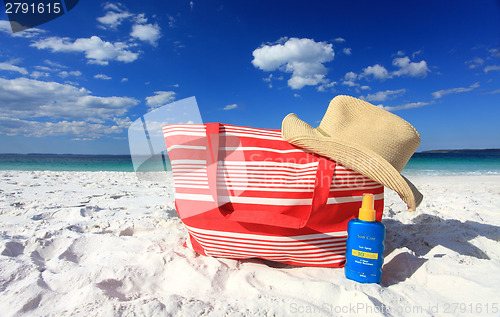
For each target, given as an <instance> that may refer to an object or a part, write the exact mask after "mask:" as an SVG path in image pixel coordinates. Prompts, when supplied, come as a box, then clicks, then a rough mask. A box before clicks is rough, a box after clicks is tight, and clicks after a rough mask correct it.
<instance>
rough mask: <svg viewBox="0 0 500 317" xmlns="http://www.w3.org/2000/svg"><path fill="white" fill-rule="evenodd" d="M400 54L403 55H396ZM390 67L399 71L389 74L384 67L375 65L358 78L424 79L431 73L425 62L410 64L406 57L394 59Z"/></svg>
mask: <svg viewBox="0 0 500 317" xmlns="http://www.w3.org/2000/svg"><path fill="white" fill-rule="evenodd" d="M401 54H404V53H403V52H401V51H399V52H398V55H401ZM392 65H393V66H395V67H397V68H399V69H398V70H395V71H393V72H389V71H388V70H387V69H386V68H385V67H384V66H382V65H380V64H375V65H373V66H368V67H366V68H364V69H363V72H362V73H361V74H360V75H359V78H368V77H372V78H374V79H379V80H385V79H389V78H393V77H400V76H410V77H425V76H427V73H428V72H430V71H431V70H430V69H429V67H427V62H426V61H420V62H418V63H416V62H412V61H410V59H409V58H408V57H407V56H405V57H396V58H395V59H394V60H393V61H392Z"/></svg>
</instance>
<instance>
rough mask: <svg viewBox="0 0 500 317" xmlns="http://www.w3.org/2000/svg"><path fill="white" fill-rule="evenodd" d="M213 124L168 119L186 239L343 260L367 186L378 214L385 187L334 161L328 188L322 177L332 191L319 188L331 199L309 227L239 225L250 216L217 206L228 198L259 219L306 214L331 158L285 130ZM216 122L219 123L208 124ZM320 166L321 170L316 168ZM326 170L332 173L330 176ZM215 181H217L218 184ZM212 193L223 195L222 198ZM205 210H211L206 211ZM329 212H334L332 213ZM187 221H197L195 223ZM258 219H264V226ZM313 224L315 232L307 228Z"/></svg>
mask: <svg viewBox="0 0 500 317" xmlns="http://www.w3.org/2000/svg"><path fill="white" fill-rule="evenodd" d="M209 125H210V124H176V125H166V126H164V127H163V132H164V136H165V141H166V145H167V150H168V155H169V159H170V163H171V166H172V170H173V173H172V174H173V176H174V182H175V200H176V208H179V209H178V211H179V215H180V217H181V220H182V221H183V222H184V224H185V226H186V228H187V230H188V232H189V239H188V240H187V241H186V245H187V246H189V247H191V248H192V249H193V250H195V251H197V252H198V253H200V254H204V255H208V256H215V257H226V258H235V259H246V258H254V257H257V258H263V259H267V260H271V261H279V262H283V263H288V264H295V265H310V266H330V267H338V266H342V264H343V262H344V261H345V250H346V247H345V241H346V238H347V232H346V231H345V230H346V227H345V223H346V222H347V220H348V219H349V216H350V215H351V214H352V215H353V216H354V215H355V214H357V212H358V208H359V206H358V203H361V201H362V194H363V193H371V194H374V196H375V197H374V198H375V202H376V204H377V206H379V207H377V210H378V212H377V215H380V210H379V209H380V206H381V205H383V191H384V187H383V186H382V185H380V184H378V183H377V182H375V181H373V180H371V179H369V178H367V177H364V176H363V175H361V174H359V173H357V172H355V171H352V170H350V169H348V168H346V167H344V166H342V165H340V164H333V163H334V162H333V163H332V165H331V166H332V167H333V168H334V171H333V178H332V179H331V184H326V185H327V187H326V188H325V184H321V183H320V184H321V185H320V186H323V187H322V188H323V189H324V190H325V191H326V190H328V188H329V192H328V193H319V194H320V195H323V196H322V197H323V198H322V199H324V200H323V201H324V203H326V206H331V207H327V208H322V209H320V210H319V211H318V209H315V210H316V211H315V212H318V213H322V214H321V215H317V216H316V214H314V213H313V214H311V219H310V222H308V223H307V224H306V227H305V228H304V229H292V227H290V228H287V227H286V225H285V226H283V227H281V229H279V230H277V231H273V230H271V229H270V228H272V226H270V225H269V224H267V222H266V223H264V222H258V221H257V222H256V223H254V224H253V225H252V226H254V227H246V226H245V225H238V224H237V223H236V222H235V221H243V222H245V221H249V222H252V219H251V217H250V218H249V216H248V215H246V214H243V215H244V216H243V217H242V218H238V214H237V213H235V214H234V217H233V218H231V217H228V218H226V217H225V216H224V215H225V213H222V212H221V213H218V211H217V208H218V207H220V206H222V205H223V204H225V203H228V202H230V203H232V205H233V206H232V208H234V210H235V211H239V212H240V213H244V212H245V211H246V210H249V211H251V212H252V214H251V215H252V216H255V218H256V219H260V218H262V219H266V218H268V217H273V216H272V215H273V213H277V214H280V215H281V214H283V215H303V214H304V212H303V211H302V210H309V207H308V206H311V205H312V204H313V195H316V193H315V190H314V189H315V186H316V185H317V183H318V182H321V181H322V177H323V176H322V175H324V174H323V173H324V171H323V169H324V168H325V164H323V163H325V161H324V160H323V159H322V158H321V156H319V155H316V154H314V153H311V152H309V151H306V150H303V149H300V148H297V147H295V146H292V145H291V144H289V143H288V142H286V141H285V140H283V139H282V138H281V131H280V130H267V129H258V128H251V127H239V126H233V125H226V124H224V125H222V124H219V125H218V127H219V134H218V135H217V133H215V134H213V135H210V138H207V127H208V126H209ZM213 127H216V125H213V126H210V129H212V128H213ZM210 133H211V132H210ZM217 138H219V141H217ZM219 145H220V147H219ZM212 146H214V148H211V147H212ZM213 150H217V151H218V155H216V156H218V162H217V164H218V165H217V166H216V167H215V166H213V165H212V166H209V165H208V164H210V163H211V158H210V155H211V154H210V151H213ZM215 154H217V153H215ZM319 162H322V165H319ZM326 164H328V162H326ZM319 167H320V168H321V169H322V170H321V171H319V172H318V168H319ZM326 168H328V166H326ZM215 170H216V173H215ZM209 172H210V174H208V173H209ZM319 173H321V174H319ZM324 177H325V178H324V179H325V180H328V181H330V176H328V175H326V174H325V175H324ZM328 185H329V186H328ZM212 186H217V188H216V189H215V190H214V188H212ZM325 194H327V195H326V196H325ZM212 195H217V197H216V199H215V200H216V201H217V203H216V202H215V200H214V198H213V197H215V196H212ZM315 197H317V196H315ZM315 199H317V198H315ZM315 203H316V201H315ZM294 208H296V209H294ZM207 211H210V217H208V218H206V219H205V218H203V217H204V214H205V212H207ZM337 211H339V212H337ZM351 211H352V212H351ZM266 213H271V214H266ZM323 213H332V215H331V218H327V217H328V215H326V214H323ZM245 217H246V218H245ZM293 217H295V216H293ZM247 218H249V219H247ZM188 219H189V221H188ZM238 219H241V220H238ZM276 219H280V218H279V217H278V218H276ZM297 219H300V218H297ZM321 219H325V220H321ZM328 219H329V220H328ZM319 220H321V221H319ZM191 221H192V222H191ZM263 221H267V220H263ZM280 221H281V220H280ZM284 221H285V220H284ZM286 221H287V220H286ZM186 222H187V223H193V224H195V223H196V224H197V225H196V226H195V227H193V226H189V225H186ZM309 223H310V227H308V226H309ZM259 224H266V226H261V227H259ZM273 225H274V224H273ZM276 225H278V226H280V224H279V223H277V224H276ZM199 227H201V228H199ZM214 228H218V229H217V230H214ZM249 228H258V229H256V230H259V231H258V232H253V231H252V230H253V229H249ZM273 232H279V234H272V233H273ZM304 232H307V233H308V234H303V233H304ZM311 232H315V233H313V234H309V233H311ZM323 232H325V233H323ZM301 233H302V234H301Z"/></svg>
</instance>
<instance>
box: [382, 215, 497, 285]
mask: <svg viewBox="0 0 500 317" xmlns="http://www.w3.org/2000/svg"><path fill="white" fill-rule="evenodd" d="M383 223H384V224H385V226H386V228H387V236H386V240H385V248H386V249H385V251H384V256H387V255H389V254H390V253H391V252H393V251H394V250H395V249H398V248H407V249H408V250H409V251H406V252H402V253H400V254H398V255H396V256H395V257H393V258H392V259H391V260H390V261H389V262H386V263H385V264H384V266H383V270H384V275H383V278H382V285H384V286H389V285H394V284H397V283H399V282H402V281H404V280H406V279H407V278H409V277H411V276H412V275H413V274H414V273H415V272H416V271H417V270H418V269H419V268H420V267H421V266H422V265H423V264H424V263H425V262H427V261H428V257H427V258H426V257H425V256H426V255H427V254H428V253H429V252H430V251H431V250H432V249H433V248H434V247H436V246H442V247H445V248H447V249H450V250H452V251H454V252H456V253H458V254H460V255H463V256H471V257H475V258H477V259H484V260H489V259H490V258H489V257H488V255H487V254H486V253H484V252H483V251H482V250H481V249H479V248H478V247H476V246H475V245H473V244H472V243H471V242H470V241H471V240H473V239H474V238H476V237H479V236H480V237H485V238H487V239H490V240H494V241H499V240H500V227H498V226H493V225H488V224H483V223H478V222H474V221H469V220H467V221H465V222H462V221H459V220H455V219H442V218H440V217H437V216H432V215H428V214H421V215H419V216H417V217H415V219H413V223H411V224H403V223H401V222H399V221H397V220H393V219H385V220H383ZM445 255H446V254H439V253H437V254H434V255H433V257H434V258H440V257H443V256H445Z"/></svg>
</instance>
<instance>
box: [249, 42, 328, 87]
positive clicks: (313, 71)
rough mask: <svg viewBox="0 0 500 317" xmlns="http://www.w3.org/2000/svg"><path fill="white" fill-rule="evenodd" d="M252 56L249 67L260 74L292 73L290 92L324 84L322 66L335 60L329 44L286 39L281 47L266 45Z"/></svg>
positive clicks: (325, 80)
mask: <svg viewBox="0 0 500 317" xmlns="http://www.w3.org/2000/svg"><path fill="white" fill-rule="evenodd" d="M285 39H286V38H285ZM281 42H283V40H281ZM252 54H253V57H254V59H253V60H252V64H253V65H254V66H255V67H257V68H259V69H261V70H264V71H274V70H280V71H283V72H287V73H292V76H291V78H290V79H289V80H288V86H290V87H291V88H292V89H301V88H303V87H304V86H306V85H308V86H315V85H318V84H327V83H328V82H329V80H328V79H326V78H325V76H326V73H327V69H326V67H325V66H324V65H323V63H326V62H330V61H332V60H333V58H334V56H335V53H334V51H333V47H332V44H328V43H326V42H315V41H314V40H312V39H306V38H303V39H298V38H290V39H287V40H286V42H283V43H277V44H274V45H272V44H266V45H263V46H261V47H260V48H258V49H255V50H254V51H253V53H252Z"/></svg>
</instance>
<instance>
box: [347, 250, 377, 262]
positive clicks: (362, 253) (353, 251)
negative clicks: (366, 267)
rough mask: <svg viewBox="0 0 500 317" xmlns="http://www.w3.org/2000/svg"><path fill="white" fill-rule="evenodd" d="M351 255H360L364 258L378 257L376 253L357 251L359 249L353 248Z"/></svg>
mask: <svg viewBox="0 0 500 317" xmlns="http://www.w3.org/2000/svg"><path fill="white" fill-rule="evenodd" d="M352 255H353V256H357V257H360V258H365V259H372V260H377V259H378V253H372V252H366V251H359V250H355V249H352Z"/></svg>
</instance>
